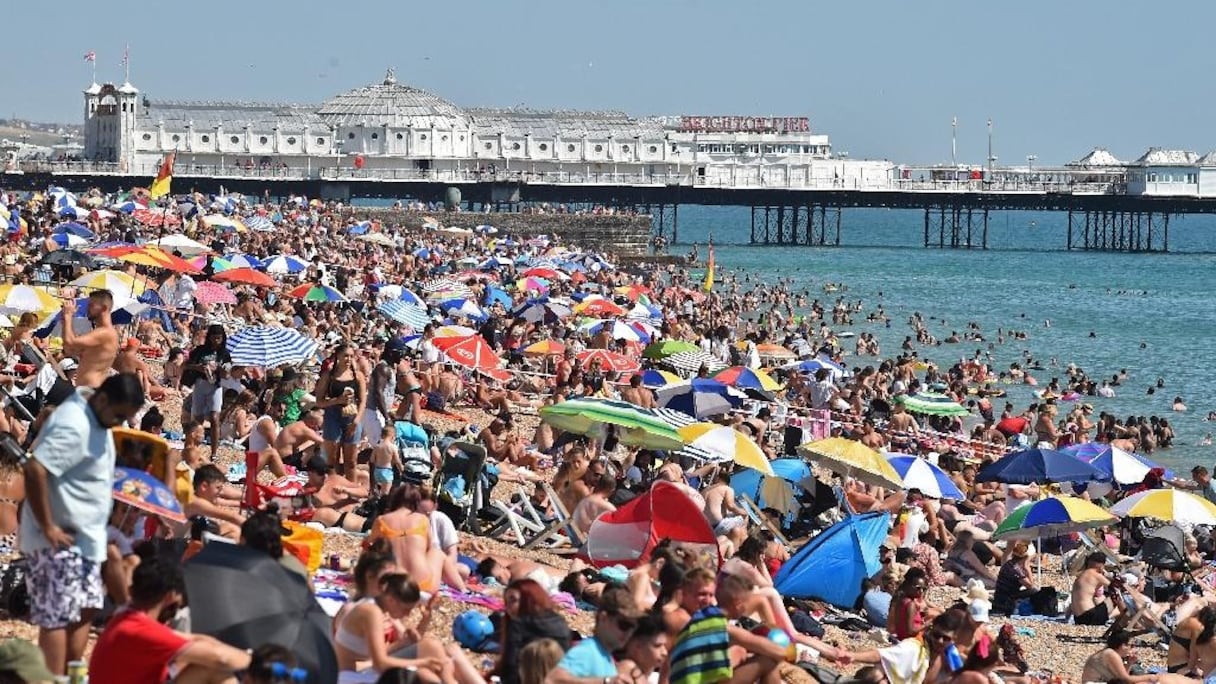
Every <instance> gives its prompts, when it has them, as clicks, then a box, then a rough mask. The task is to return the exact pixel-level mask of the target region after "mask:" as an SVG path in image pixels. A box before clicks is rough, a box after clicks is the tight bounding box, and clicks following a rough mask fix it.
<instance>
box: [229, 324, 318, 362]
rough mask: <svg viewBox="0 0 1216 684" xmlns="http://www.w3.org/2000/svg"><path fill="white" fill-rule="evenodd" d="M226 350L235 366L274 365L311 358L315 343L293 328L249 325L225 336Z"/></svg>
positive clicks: (315, 347)
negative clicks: (231, 334)
mask: <svg viewBox="0 0 1216 684" xmlns="http://www.w3.org/2000/svg"><path fill="white" fill-rule="evenodd" d="M228 353H229V354H230V355H231V356H232V364H233V365H235V366H255V367H258V368H277V367H279V366H282V365H283V364H295V363H300V362H302V361H305V360H307V359H309V358H311V357H312V356H313V355H314V354H316V353H317V343H316V342H315V341H313V340H311V339H309V338H307V337H305V336H304V335H302V334H300V333H299V332H298V331H297V330H295V329H294V328H269V327H264V326H253V327H249V328H242V329H240V330H239V331H237V332H236V334H234V335H233V336H232V337H229V338H228Z"/></svg>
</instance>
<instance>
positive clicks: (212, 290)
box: [194, 280, 236, 306]
mask: <svg viewBox="0 0 1216 684" xmlns="http://www.w3.org/2000/svg"><path fill="white" fill-rule="evenodd" d="M194 298H195V299H197V300H198V301H199V303H201V304H202V305H203V306H213V305H215V304H236V295H235V294H233V292H232V290H229V289H228V286H227V285H225V284H223V283H217V282H214V281H211V280H204V281H203V282H201V283H199V284H198V288H197V289H196V290H195V291H194Z"/></svg>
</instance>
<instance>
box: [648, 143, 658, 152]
mask: <svg viewBox="0 0 1216 684" xmlns="http://www.w3.org/2000/svg"><path fill="white" fill-rule="evenodd" d="M658 151H659V148H658V147H655V146H654V145H651V146H650V149H649V152H650V153H651V154H654V153H655V152H658Z"/></svg>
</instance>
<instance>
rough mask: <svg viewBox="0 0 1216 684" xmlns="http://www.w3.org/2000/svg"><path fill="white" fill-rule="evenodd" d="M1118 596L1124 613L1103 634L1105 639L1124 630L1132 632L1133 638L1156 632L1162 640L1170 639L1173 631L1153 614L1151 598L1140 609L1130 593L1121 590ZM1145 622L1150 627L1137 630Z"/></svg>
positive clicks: (1147, 598)
mask: <svg viewBox="0 0 1216 684" xmlns="http://www.w3.org/2000/svg"><path fill="white" fill-rule="evenodd" d="M1118 594H1119V601H1120V606H1121V607H1122V611H1121V612H1120V613H1119V617H1117V618H1115V619H1114V621H1113V622H1111V623H1110V626H1109V627H1107V628H1106V631H1105V632H1103V633H1102V638H1103V639H1106V638H1107V637H1109V636H1110V635H1112V634H1114V633H1116V632H1121V631H1123V630H1129V631H1131V633H1132V635H1133V636H1140V635H1142V634H1148V633H1149V632H1156V633H1157V634H1158V635H1160V636H1161V638H1162V639H1168V638H1169V637H1170V634H1171V632H1172V630H1170V628H1169V627H1166V626H1165V623H1164V622H1162V621H1161V618H1159V617H1157V616H1156V615H1154V614H1153V610H1152V609H1153V600H1152V599H1151V598H1149V597H1145V598H1146V600H1145V602H1144V607H1143V608H1139V607H1137V606H1136V599H1135V597H1134V596H1132V593H1131V592H1130V591H1126V590H1120V591H1119V592H1118ZM1145 622H1147V623H1148V624H1149V625H1150V626H1149V627H1148V628H1147V629H1136V626H1137V625H1139V624H1142V623H1145Z"/></svg>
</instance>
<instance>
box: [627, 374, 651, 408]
mask: <svg viewBox="0 0 1216 684" xmlns="http://www.w3.org/2000/svg"><path fill="white" fill-rule="evenodd" d="M621 399H622V400H624V401H627V402H629V403H631V404H637V405H638V406H641V407H642V408H654V407H655V406H656V405H657V403H658V402H656V401H655V398H654V392H651V391H650V390H648V389H646V388H645V387H642V376H641V375H639V374H635V375H634V376H633V377H632V378H629V386H628V387H626V388H625V389H623V390H621Z"/></svg>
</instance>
